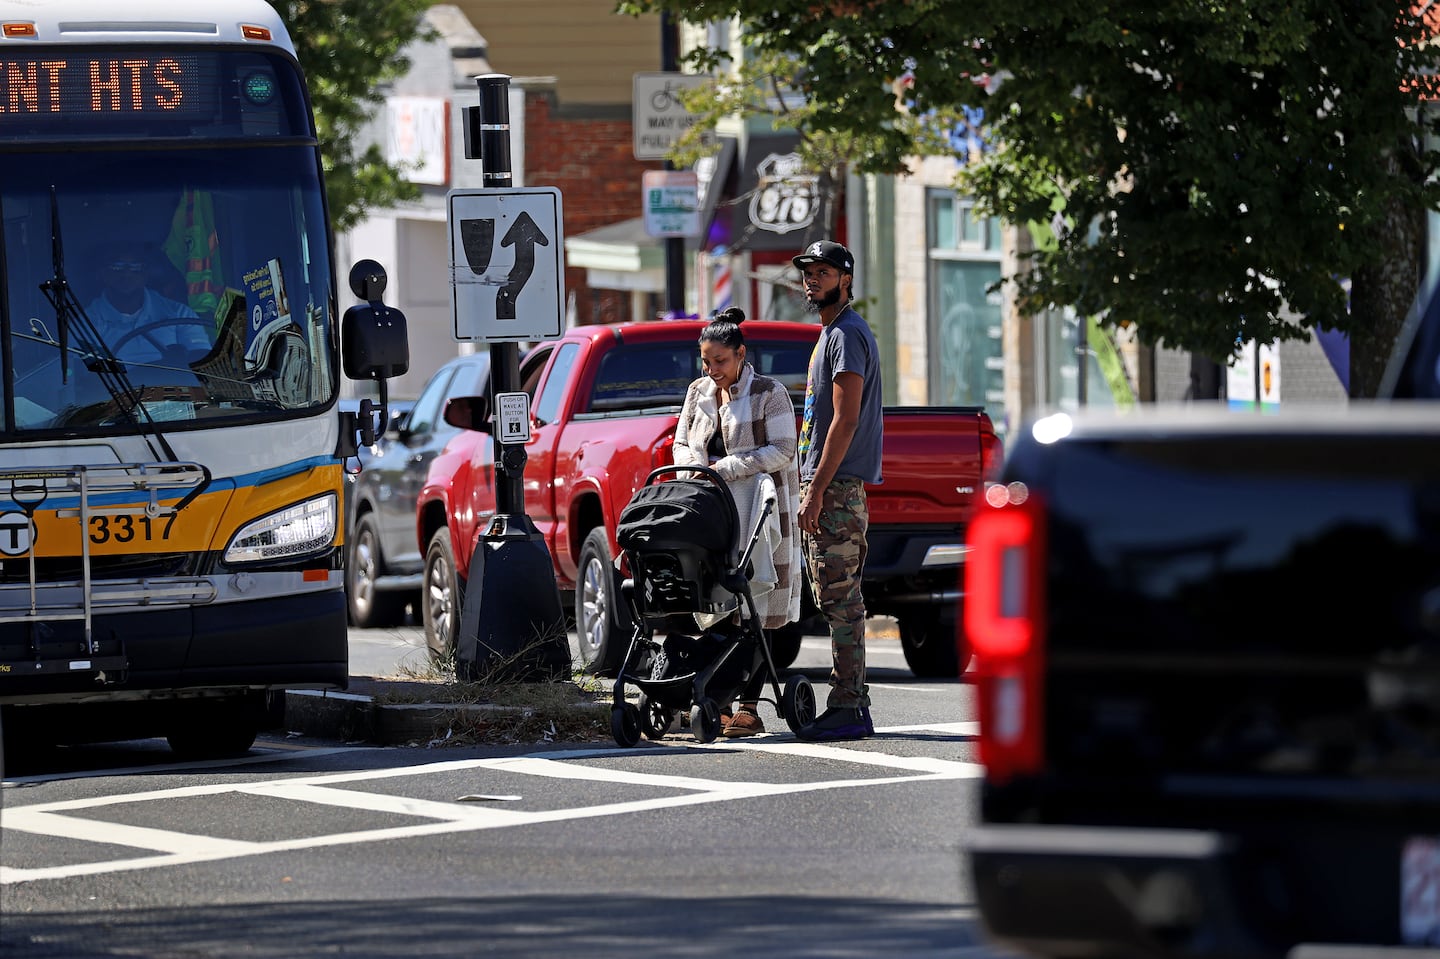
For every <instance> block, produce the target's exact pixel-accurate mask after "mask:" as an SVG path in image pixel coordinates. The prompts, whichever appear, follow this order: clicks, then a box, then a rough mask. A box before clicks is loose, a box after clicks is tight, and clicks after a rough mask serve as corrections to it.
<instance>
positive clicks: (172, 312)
mask: <svg viewBox="0 0 1440 959" xmlns="http://www.w3.org/2000/svg"><path fill="white" fill-rule="evenodd" d="M100 283H101V286H102V290H101V293H100V295H99V296H97V297H95V299H93V300H91V301H90V304H89V305H88V306H87V307H86V308H85V314H86V315H87V316H88V317H89V318H90V322H91V323H93V324H95V329H96V330H97V331H98V332H99V334H100V336H101V338H102V339H103V340H104V341H105V345H106V346H107V347H109V348H110V350H111V351H112V352H114V353H115V354H116V355H117V356H119V357H120V358H121V359H125V360H132V361H142V362H143V361H156V360H159V359H160V358H161V356H162V355H163V353H164V352H165V348H166V347H173V346H175V345H180V346H184V347H186V348H187V349H189V350H200V351H204V350H208V349H209V348H210V343H209V340H208V338H207V336H206V331H205V328H204V326H203V324H202V321H201V320H200V318H199V317H198V316H196V314H195V311H194V310H192V309H190V307H189V306H187V305H186V304H184V303H180V302H178V301H176V300H172V299H170V298H169V297H165V296H161V295H160V294H159V293H157V292H155V291H154V290H151V289H148V288H147V287H146V285H145V261H144V260H143V259H142V258H141V257H139V256H136V255H134V254H132V253H127V252H124V250H123V249H112V250H111V251H110V254H109V255H108V256H106V257H104V259H103V261H102V263H101V264H100ZM167 320H170V321H173V323H166V322H165V321H167ZM151 324H161V325H159V326H156V327H155V328H154V329H151V330H148V331H146V332H144V333H138V334H136V335H134V336H131V335H130V334H132V333H134V332H135V331H137V330H143V329H145V327H147V326H150V325H151Z"/></svg>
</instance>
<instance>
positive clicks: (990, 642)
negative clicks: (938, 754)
mask: <svg viewBox="0 0 1440 959" xmlns="http://www.w3.org/2000/svg"><path fill="white" fill-rule="evenodd" d="M987 494H988V495H987V497H986V498H987V505H985V506H982V507H980V509H979V510H978V511H977V512H976V514H975V516H974V517H973V518H972V519H971V521H970V526H969V547H970V552H969V553H968V554H967V556H966V559H965V611H964V630H965V641H966V642H967V643H968V645H969V648H970V650H971V651H972V652H973V653H974V656H975V663H974V666H972V667H971V670H972V674H973V676H974V680H975V686H976V698H977V702H978V705H979V711H980V712H979V720H980V761H981V762H982V763H984V764H985V770H986V776H987V778H989V779H990V780H991V781H992V782H1004V781H1005V780H1007V779H1009V778H1011V777H1012V776H1015V775H1023V774H1029V773H1036V772H1039V771H1040V767H1041V765H1042V763H1043V761H1044V748H1045V741H1044V729H1043V726H1042V723H1043V721H1044V711H1043V703H1042V701H1041V697H1042V695H1043V693H1044V678H1045V677H1044V642H1045V622H1044V610H1045V522H1044V513H1043V511H1042V509H1041V504H1040V503H1039V502H1037V499H1036V497H1035V496H1034V494H1032V493H1030V492H1029V491H1027V490H1026V489H1025V487H1024V486H1023V485H1022V484H1019V483H1011V484H1010V485H1009V486H1000V485H998V484H997V485H996V486H994V487H991V489H989V490H987Z"/></svg>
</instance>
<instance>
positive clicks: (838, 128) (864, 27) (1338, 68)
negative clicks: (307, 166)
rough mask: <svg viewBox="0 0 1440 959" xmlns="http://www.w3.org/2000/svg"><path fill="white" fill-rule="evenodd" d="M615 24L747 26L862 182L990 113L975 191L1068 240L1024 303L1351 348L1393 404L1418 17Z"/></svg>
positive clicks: (1329, 12)
mask: <svg viewBox="0 0 1440 959" xmlns="http://www.w3.org/2000/svg"><path fill="white" fill-rule="evenodd" d="M1422 6H1423V5H1422ZM617 9H618V10H619V11H620V12H622V13H629V14H639V13H645V12H653V11H658V10H662V9H664V10H669V11H672V12H674V13H675V14H676V15H678V16H681V17H683V18H685V19H686V20H688V21H690V22H696V23H699V22H707V21H717V20H728V19H731V18H737V20H738V23H739V29H740V30H741V32H742V35H743V36H744V38H745V41H746V43H747V45H748V46H749V47H750V48H751V49H753V50H754V51H756V53H757V54H758V55H760V56H767V57H773V56H782V57H789V58H791V59H792V60H793V61H795V62H798V63H799V64H801V65H803V70H801V71H799V72H798V73H796V74H795V75H794V76H791V77H787V79H788V80H789V81H790V82H792V83H793V84H794V85H795V87H796V88H797V89H798V91H800V92H801V93H802V94H803V95H804V98H805V100H806V102H807V109H806V110H804V111H799V112H797V115H796V117H795V122H796V123H797V124H798V125H799V126H800V127H801V128H802V129H803V130H805V131H810V132H816V131H824V132H825V134H826V135H827V136H839V137H848V138H849V139H850V142H851V143H852V144H854V145H858V146H859V147H861V148H862V153H863V155H862V156H859V157H852V163H853V164H854V166H855V167H856V168H857V169H860V170H865V171H872V172H903V170H904V159H905V157H906V156H907V155H915V154H924V153H933V152H935V150H936V149H937V147H936V138H935V137H934V136H933V135H932V136H929V137H925V136H916V127H915V121H916V120H919V121H920V123H919V126H920V127H922V128H924V127H926V126H927V125H928V127H929V129H930V130H931V131H932V133H933V131H934V130H935V129H937V128H943V127H945V126H946V125H947V124H949V123H951V122H953V120H954V118H955V116H956V114H957V113H958V112H959V111H963V110H965V109H970V110H972V111H973V110H976V109H979V110H983V114H984V128H985V135H986V138H987V142H988V144H989V149H988V150H987V151H986V152H985V153H984V154H983V155H982V156H981V157H980V158H979V159H978V160H975V161H973V162H971V163H970V164H969V165H968V166H967V167H966V168H965V169H964V171H963V173H962V174H961V175H960V178H959V180H958V182H957V188H958V189H960V190H962V191H964V192H966V193H970V194H973V195H974V196H975V198H976V200H977V203H979V204H980V205H981V207H982V212H985V213H990V214H994V215H998V216H1000V217H1001V218H1003V219H1004V220H1005V221H1007V222H1009V223H1014V224H1029V223H1041V224H1047V223H1054V224H1056V225H1057V226H1058V227H1059V228H1058V229H1057V233H1058V242H1057V243H1055V244H1054V245H1053V246H1051V245H1049V244H1046V245H1044V246H1045V248H1043V249H1039V250H1036V251H1035V252H1033V253H1032V254H1030V255H1029V256H1028V257H1027V258H1026V262H1025V265H1024V268H1023V269H1022V270H1021V272H1019V273H1018V274H1017V275H1015V276H1013V277H1009V278H1008V279H1010V280H1012V281H1013V282H1014V283H1015V284H1016V289H1017V292H1018V295H1019V296H1020V298H1021V305H1022V308H1025V309H1029V310H1032V311H1033V310H1038V309H1041V308H1044V307H1045V306H1048V305H1051V304H1057V305H1070V306H1074V307H1075V308H1076V309H1077V310H1078V311H1079V312H1081V313H1082V314H1086V315H1096V316H1099V317H1100V318H1101V319H1102V321H1103V322H1104V323H1106V324H1109V325H1114V324H1119V323H1125V322H1134V323H1135V324H1137V329H1138V331H1139V333H1140V335H1141V337H1142V339H1143V340H1144V341H1146V342H1148V343H1155V342H1161V341H1163V342H1164V343H1166V344H1167V345H1169V346H1173V347H1178V348H1182V349H1189V350H1194V351H1196V352H1199V353H1203V354H1205V355H1208V356H1210V357H1212V358H1214V359H1216V360H1219V361H1224V360H1226V359H1227V358H1228V357H1229V355H1230V354H1231V352H1232V350H1233V348H1234V345H1235V343H1236V341H1237V339H1248V338H1251V337H1253V338H1255V339H1257V340H1259V341H1260V342H1273V341H1277V340H1282V339H1292V338H1301V339H1305V338H1308V336H1309V328H1311V327H1318V328H1321V329H1339V330H1343V331H1345V332H1346V333H1348V334H1349V336H1350V340H1351V377H1350V383H1351V393H1352V395H1355V396H1367V395H1373V393H1374V391H1375V389H1376V387H1377V386H1378V385H1379V380H1380V377H1381V373H1382V372H1383V366H1384V362H1385V359H1386V357H1387V356H1388V354H1389V351H1390V349H1391V347H1392V345H1393V343H1394V339H1395V336H1396V334H1397V333H1398V331H1399V328H1400V326H1401V324H1402V322H1403V320H1404V317H1405V313H1406V311H1407V309H1408V308H1409V306H1410V303H1411V301H1412V298H1413V296H1414V294H1415V292H1416V290H1417V289H1418V287H1419V283H1420V279H1421V275H1422V271H1423V252H1424V237H1425V212H1426V211H1427V210H1434V209H1437V208H1440V188H1437V185H1436V184H1435V183H1434V182H1433V180H1434V177H1433V174H1434V173H1435V172H1436V168H1437V159H1440V158H1437V154H1436V152H1435V151H1434V150H1432V149H1430V148H1429V142H1428V140H1427V137H1428V136H1429V135H1431V134H1432V133H1434V132H1435V129H1436V119H1435V114H1434V113H1433V112H1432V111H1430V110H1428V109H1427V108H1426V101H1427V100H1429V99H1431V98H1433V97H1434V95H1435V92H1436V82H1435V77H1434V73H1435V71H1436V70H1437V67H1440V46H1436V45H1434V44H1431V43H1428V42H1426V41H1427V39H1428V38H1429V37H1430V36H1432V35H1433V34H1434V32H1435V27H1436V24H1435V23H1434V22H1432V23H1429V24H1427V23H1425V22H1423V21H1422V19H1421V18H1420V16H1419V15H1418V14H1416V13H1414V12H1412V9H1411V0H1372V2H1369V3H1342V2H1334V0H1234V2H1223V0H1152V2H1146V3H1141V2H1137V0H1131V2H1110V3H1105V2H1099V3H1097V2H1095V0H1050V2H1047V3H1043V4H1017V3H1015V2H1013V0H901V2H895V0H831V2H828V3H821V2H816V0H624V2H622V3H620V4H619V6H618V8H617ZM1432 16H1433V15H1432ZM715 63H716V57H715V52H714V51H697V52H696V54H695V55H694V56H692V57H691V59H690V64H691V65H692V66H693V67H694V68H696V69H704V68H706V67H710V66H713V65H715ZM897 118H904V119H903V120H901V119H897ZM941 149H948V148H941ZM1345 280H1349V281H1350V296H1349V299H1348V306H1347V297H1346V295H1345V290H1344V286H1343V285H1342V284H1343V281H1345Z"/></svg>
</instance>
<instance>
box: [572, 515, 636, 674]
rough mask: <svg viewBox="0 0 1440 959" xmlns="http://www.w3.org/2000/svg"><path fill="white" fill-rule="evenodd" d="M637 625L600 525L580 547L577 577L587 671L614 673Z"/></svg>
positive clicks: (580, 637)
mask: <svg viewBox="0 0 1440 959" xmlns="http://www.w3.org/2000/svg"><path fill="white" fill-rule="evenodd" d="M632 630H633V626H632V624H631V622H630V615H629V613H628V611H627V610H626V609H625V608H624V603H623V602H622V601H621V599H620V576H619V574H618V573H616V571H615V563H614V557H612V556H611V555H610V542H609V540H607V539H606V537H605V530H604V529H603V528H601V527H598V526H597V527H596V528H595V529H592V530H591V531H590V534H589V535H588V536H586V537H585V545H584V546H582V547H581V548H580V565H579V571H578V574H577V575H576V577H575V635H576V639H577V640H578V643H579V647H580V662H581V664H582V665H583V666H584V669H585V671H586V672H587V673H594V674H596V675H600V676H613V675H615V673H616V671H617V670H618V669H619V668H620V660H621V658H622V657H623V656H624V655H625V649H626V646H627V644H628V643H629V642H630V633H631V632H632Z"/></svg>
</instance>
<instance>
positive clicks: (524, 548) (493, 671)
mask: <svg viewBox="0 0 1440 959" xmlns="http://www.w3.org/2000/svg"><path fill="white" fill-rule="evenodd" d="M475 79H476V82H477V83H478V84H479V87H480V105H479V106H478V107H469V108H467V109H466V111H465V156H466V158H467V159H477V158H478V159H479V160H480V161H481V163H482V164H483V166H482V171H483V172H482V181H481V182H482V183H483V185H484V187H485V188H486V189H496V190H508V189H510V188H511V187H513V185H514V184H513V182H512V181H513V176H512V172H511V166H510V163H511V160H510V77H508V76H506V75H504V74H498V73H491V74H486V75H484V76H480V77H476V78H475ZM497 295H498V296H502V297H504V296H506V293H505V291H503V290H502V291H501V292H500V293H498V294H497ZM518 298H519V293H518V291H516V292H515V293H514V294H513V299H507V305H508V306H509V308H510V315H511V316H513V315H514V312H513V311H514V309H515V307H514V300H515V299H518ZM516 393H520V394H521V396H522V398H523V391H522V384H521V382H520V344H519V343H517V342H504V341H499V340H492V341H491V343H490V392H489V394H488V400H489V404H488V405H489V409H490V411H491V412H492V413H498V412H499V410H498V408H497V402H498V401H497V399H496V398H497V397H500V396H502V395H505V394H510V395H512V396H513V395H514V394H516ZM527 438H528V431H527ZM502 439H503V436H502V431H501V430H498V429H492V436H491V440H492V442H493V443H494V449H495V515H494V516H493V517H492V518H491V520H490V523H489V525H488V526H487V527H486V528H485V531H484V532H483V533H482V534H481V535H480V536H479V537H478V538H477V541H476V543H475V547H474V551H473V553H472V554H471V558H470V577H469V579H468V580H467V581H466V587H465V598H464V602H463V605H462V607H461V616H460V629H459V631H458V633H457V635H456V656H455V660H456V662H455V671H456V676H457V678H459V679H462V680H467V681H475V680H487V681H511V682H518V681H540V682H544V681H552V680H556V679H561V678H566V677H568V676H569V675H570V641H569V636H568V634H567V632H566V630H565V616H564V612H563V611H562V609H561V607H560V590H559V587H558V586H557V585H556V583H555V567H554V564H553V563H552V562H551V560H550V551H549V549H547V548H546V546H545V537H544V536H542V535H541V533H540V531H539V530H538V529H536V527H535V524H534V522H533V521H531V519H530V517H529V516H528V515H526V513H525V484H524V475H525V461H526V459H527V456H526V453H525V445H524V443H523V442H521V443H516V442H502ZM468 545H469V544H466V543H456V544H455V548H456V549H464V548H465V547H466V546H468Z"/></svg>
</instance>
